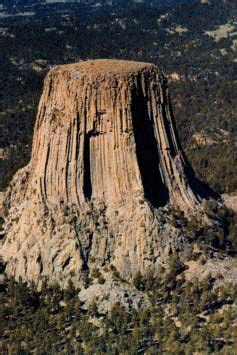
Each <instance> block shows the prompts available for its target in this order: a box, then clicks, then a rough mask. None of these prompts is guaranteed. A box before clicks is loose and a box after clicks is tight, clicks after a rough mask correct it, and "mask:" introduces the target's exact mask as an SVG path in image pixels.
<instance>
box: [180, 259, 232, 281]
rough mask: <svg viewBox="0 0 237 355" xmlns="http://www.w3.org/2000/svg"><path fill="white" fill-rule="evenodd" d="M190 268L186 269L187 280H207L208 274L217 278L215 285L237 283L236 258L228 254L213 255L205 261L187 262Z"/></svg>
mask: <svg viewBox="0 0 237 355" xmlns="http://www.w3.org/2000/svg"><path fill="white" fill-rule="evenodd" d="M186 265H187V266H188V269H187V270H186V271H185V278H186V279H187V280H194V279H197V280H199V281H203V280H205V279H206V278H207V277H208V275H211V276H212V277H213V279H215V285H216V286H219V285H222V284H228V283H230V284H234V285H237V262H236V258H231V257H228V256H223V257H222V258H220V257H216V258H215V257H213V258H211V259H207V261H206V262H205V263H202V262H200V261H194V260H192V261H188V262H186Z"/></svg>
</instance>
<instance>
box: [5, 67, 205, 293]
mask: <svg viewBox="0 0 237 355" xmlns="http://www.w3.org/2000/svg"><path fill="white" fill-rule="evenodd" d="M195 183H196V182H195V181H194V180H193V177H192V176H191V175H190V169H189V168H188V166H187V164H186V161H185V159H184V157H183V155H182V152H181V150H180V147H179V143H178V141H177V137H176V133H175V128H174V125H173V118H172V113H171V110H170V102H169V95H168V89H167V82H166V79H165V77H164V75H163V74H162V72H161V71H160V70H159V69H158V68H157V67H155V66H154V65H152V64H147V63H138V62H129V61H116V60H96V61H86V62H81V63H78V64H70V65H65V66H59V67H56V68H54V69H53V70H52V71H50V73H49V74H48V76H47V78H46V80H45V84H44V91H43V95H42V98H41V101H40V105H39V112H38V117H37V121H36V125H35V131H34V139H33V148H32V157H31V161H30V163H29V165H28V166H26V167H25V168H23V169H21V170H19V171H18V172H17V174H16V175H15V177H14V178H13V180H12V182H11V184H10V187H9V189H8V191H7V193H6V198H5V201H4V204H5V206H6V208H7V210H8V217H7V220H6V223H5V227H4V228H5V234H6V237H5V240H4V244H3V247H2V250H0V253H1V254H2V255H3V258H4V260H5V261H6V263H7V268H6V271H7V273H8V275H14V276H15V277H16V278H17V279H18V278H19V277H22V279H23V280H27V281H34V282H35V283H38V284H39V285H40V283H41V282H42V280H44V279H45V278H46V279H47V280H49V281H50V282H54V281H57V282H59V283H60V284H61V285H62V286H67V284H68V280H72V282H73V283H74V284H75V285H79V286H80V285H82V284H83V283H84V282H85V280H86V279H87V277H88V275H89V274H90V272H91V270H92V269H93V268H98V269H101V268H102V267H104V266H106V265H113V266H114V267H116V269H117V270H118V271H119V273H120V275H121V276H122V278H124V279H127V280H130V279H131V278H133V277H134V275H135V274H136V273H137V272H138V271H140V272H142V273H144V272H146V271H147V270H149V269H152V270H156V268H157V267H158V265H159V262H160V259H161V258H162V256H163V255H165V256H166V254H169V253H170V251H171V249H172V248H176V246H175V245H174V243H173V242H172V241H173V240H180V238H179V231H178V229H175V228H174V227H172V226H170V225H169V222H168V219H167V218H163V219H162V217H160V213H158V212H159V211H161V215H162V211H165V209H166V207H167V206H168V205H172V206H173V207H174V208H178V209H179V210H181V211H183V212H184V213H185V214H186V215H190V214H192V213H195V214H197V213H199V212H200V211H201V209H202V208H201V204H200V201H201V198H200V196H199V195H198V193H197V191H196V187H197V186H198V184H197V183H196V185H195ZM181 239H182V238H181ZM177 244H178V245H177V247H178V248H179V249H180V248H182V245H183V244H182V241H181V242H180V243H179V242H178V243H177Z"/></svg>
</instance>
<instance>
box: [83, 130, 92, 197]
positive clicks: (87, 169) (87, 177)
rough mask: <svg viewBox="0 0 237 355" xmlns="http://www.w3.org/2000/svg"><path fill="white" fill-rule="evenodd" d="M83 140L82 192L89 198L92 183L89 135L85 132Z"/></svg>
mask: <svg viewBox="0 0 237 355" xmlns="http://www.w3.org/2000/svg"><path fill="white" fill-rule="evenodd" d="M84 139H85V141H84V180H83V193H84V197H85V199H86V200H90V199H91V195H92V185H91V166H90V135H89V134H87V133H85V138H84Z"/></svg>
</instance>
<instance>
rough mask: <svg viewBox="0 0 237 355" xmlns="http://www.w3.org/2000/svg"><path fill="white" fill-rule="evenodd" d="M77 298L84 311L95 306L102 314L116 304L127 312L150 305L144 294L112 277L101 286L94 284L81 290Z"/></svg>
mask: <svg viewBox="0 0 237 355" xmlns="http://www.w3.org/2000/svg"><path fill="white" fill-rule="evenodd" d="M79 298H80V300H81V301H82V302H83V304H84V308H85V309H89V308H90V306H91V305H93V304H96V305H97V306H98V311H99V313H104V314H105V313H108V312H109V311H110V310H111V308H112V307H113V306H114V305H115V304H116V303H119V304H120V305H121V306H124V307H125V308H126V309H127V310H131V309H132V308H135V309H140V308H144V307H146V306H148V305H150V302H149V299H148V296H147V294H146V293H145V292H141V291H138V290H136V289H135V288H133V287H131V286H130V285H129V284H128V283H126V282H121V281H117V280H115V279H114V278H113V277H112V276H109V277H108V278H107V279H106V280H105V282H104V283H103V284H98V283H95V284H93V285H91V286H89V287H88V288H84V289H82V290H81V291H80V293H79Z"/></svg>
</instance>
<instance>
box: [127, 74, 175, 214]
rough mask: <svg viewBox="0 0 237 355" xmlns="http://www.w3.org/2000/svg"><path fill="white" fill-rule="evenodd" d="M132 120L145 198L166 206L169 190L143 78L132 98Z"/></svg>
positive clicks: (154, 204)
mask: <svg viewBox="0 0 237 355" xmlns="http://www.w3.org/2000/svg"><path fill="white" fill-rule="evenodd" d="M135 91H136V93H135ZM132 122H133V129H134V137H135V143H136V153H137V159H138V165H139V169H140V173H141V178H142V183H143V188H144V194H145V198H147V200H148V201H150V203H151V204H152V205H153V206H154V207H162V206H165V205H166V204H167V202H168V200H169V192H168V189H167V187H166V186H165V185H164V183H163V181H162V177H161V174H160V169H159V161H160V157H159V152H158V148H157V142H156V139H155V136H154V127H153V121H152V120H151V119H150V118H149V113H148V107H147V104H146V102H145V99H144V95H143V90H142V85H141V78H140V80H138V84H137V90H134V94H133V98H132Z"/></svg>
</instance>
